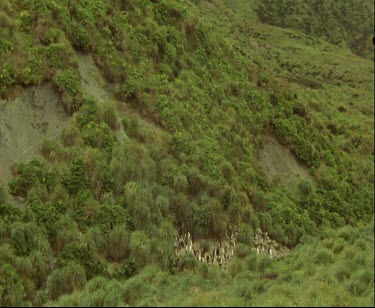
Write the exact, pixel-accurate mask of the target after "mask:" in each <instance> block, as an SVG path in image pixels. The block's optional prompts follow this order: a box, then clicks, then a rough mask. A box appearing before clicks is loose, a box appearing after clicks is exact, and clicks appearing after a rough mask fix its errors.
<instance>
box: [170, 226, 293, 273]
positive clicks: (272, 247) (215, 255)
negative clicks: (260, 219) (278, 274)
mask: <svg viewBox="0 0 375 308" xmlns="http://www.w3.org/2000/svg"><path fill="white" fill-rule="evenodd" d="M237 235H238V232H236V231H234V232H232V231H230V232H228V231H226V232H225V239H224V240H220V241H218V242H213V243H212V241H207V240H197V241H193V238H192V236H191V234H190V232H186V233H182V232H181V231H180V232H179V234H178V235H176V236H175V243H174V253H175V256H176V258H177V259H178V260H179V259H180V258H181V257H182V256H184V255H185V254H189V253H190V254H192V255H193V256H194V257H195V258H196V259H197V260H198V261H199V262H205V263H208V264H213V265H218V266H220V267H223V268H226V266H227V264H228V261H229V260H230V259H231V258H232V257H233V256H234V254H235V247H236V237H237ZM252 244H253V245H252V251H253V252H255V253H257V254H259V253H265V254H268V256H269V257H270V258H278V257H280V256H283V255H286V254H287V253H288V252H289V249H288V248H287V247H284V246H282V245H280V244H278V243H277V242H276V241H274V240H271V239H270V238H269V236H268V234H267V232H264V233H263V232H262V231H261V230H260V229H257V230H256V232H255V235H254V237H253V243H252Z"/></svg>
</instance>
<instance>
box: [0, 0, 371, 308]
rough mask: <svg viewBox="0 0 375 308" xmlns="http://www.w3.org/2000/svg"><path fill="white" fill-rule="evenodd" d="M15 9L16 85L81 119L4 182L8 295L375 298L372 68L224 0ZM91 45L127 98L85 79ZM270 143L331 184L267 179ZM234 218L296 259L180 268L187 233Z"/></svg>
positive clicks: (3, 85) (9, 10)
mask: <svg viewBox="0 0 375 308" xmlns="http://www.w3.org/2000/svg"><path fill="white" fill-rule="evenodd" d="M254 3H255V2H254ZM0 5H1V9H2V10H1V14H2V15H1V16H3V17H4V18H2V21H1V22H2V23H3V24H4V27H1V28H0V39H1V41H0V54H1V58H0V72H2V73H1V75H0V76H1V78H0V95H1V96H2V97H4V98H12V97H13V96H15V95H16V94H17V87H19V86H26V85H39V84H40V83H42V82H43V81H47V80H51V81H52V83H53V85H54V87H55V89H56V91H58V92H59V93H60V95H61V97H62V102H63V105H64V107H65V110H66V112H67V113H69V114H71V115H72V120H71V123H70V126H69V127H68V128H66V129H65V130H64V131H63V133H62V134H61V138H60V140H46V141H45V142H44V144H43V147H42V149H41V153H42V155H43V157H44V158H43V161H42V160H40V161H38V160H30V161H29V162H25V163H23V164H18V165H15V166H14V168H13V173H14V178H13V179H12V180H11V181H10V182H9V183H3V184H4V187H3V188H2V192H1V195H0V197H1V198H0V204H1V208H2V210H1V211H2V212H1V213H2V215H1V220H0V221H1V224H0V230H1V232H0V235H1V237H0V240H1V242H0V243H1V246H0V253H1V255H2V258H1V259H0V260H1V261H0V265H1V271H3V272H4V273H6V275H5V274H4V275H2V277H8V278H9V277H10V278H9V279H8V280H6V279H5V278H4V279H5V280H4V281H2V282H1V286H2V289H0V290H1V293H0V294H1V296H0V300H1V304H2V305H26V304H34V305H42V304H46V303H48V304H56V305H121V304H129V305H202V304H206V305H233V306H239V305H314V306H319V305H357V303H361V304H363V305H368V306H370V305H372V304H373V276H371V274H368V273H373V262H371V258H372V257H373V253H372V252H373V242H372V245H371V240H372V239H373V234H372V232H371V229H370V227H367V229H366V227H363V225H366V224H368V223H369V222H370V221H371V219H373V164H372V161H373V154H374V153H373V116H372V115H373V105H372V100H373V91H372V90H373V62H372V61H370V60H368V59H365V58H360V57H358V56H355V55H354V54H353V53H351V52H350V51H349V50H348V49H345V48H342V47H338V46H336V45H333V44H331V43H328V42H326V41H323V40H322V39H321V38H320V37H318V36H312V35H306V34H305V33H303V31H301V32H300V31H298V29H297V30H296V29H294V30H293V29H282V28H277V27H274V26H270V25H266V24H262V23H260V22H259V21H256V19H255V18H254V19H251V18H244V16H243V14H238V13H237V11H236V10H234V11H233V10H232V9H230V8H228V6H227V5H226V4H225V3H224V2H222V1H178V2H177V1H170V0H165V1H148V0H129V1H109V0H101V1H90V0H86V1H77V2H72V1H55V0H43V1H34V0H28V1H3V2H2V3H1V4H0ZM239 5H240V4H239ZM254 5H255V4H254ZM247 8H248V11H249V12H254V10H253V9H252V8H251V7H250V8H249V7H247ZM249 16H253V15H251V14H250V15H249ZM77 52H79V53H85V54H87V55H89V56H90V57H92V59H94V61H95V63H96V65H97V66H98V68H99V70H100V72H101V74H102V76H103V78H104V79H105V80H106V82H108V83H109V84H110V85H111V87H109V88H112V93H111V100H114V101H109V100H108V101H106V100H105V96H103V97H102V98H101V99H100V101H99V100H98V99H96V98H95V95H93V96H94V97H90V95H89V94H90V93H88V92H89V91H87V89H89V87H86V88H83V87H82V83H81V80H80V79H81V78H82V76H81V74H80V62H79V61H80V59H78V58H77ZM349 60H350V61H349ZM81 72H82V67H81ZM96 86H97V85H95V87H96ZM119 130H124V132H125V134H122V136H125V137H122V138H119V137H118V136H120V135H121V134H119V133H118V132H119ZM264 135H273V136H275V138H277V139H278V140H279V142H280V143H281V144H283V145H284V146H285V147H287V148H288V149H290V151H291V152H292V153H293V155H295V157H296V159H298V160H299V161H300V163H301V164H303V165H304V166H305V168H306V169H307V170H308V171H309V173H310V174H311V176H312V177H313V178H314V185H313V186H309V184H308V183H304V182H301V183H299V185H298V187H299V189H297V191H296V192H294V193H293V192H292V193H291V192H290V191H288V190H287V189H285V187H284V185H283V183H282V181H281V182H280V183H278V184H277V183H276V184H274V183H269V182H268V181H267V176H266V174H265V171H264V170H263V168H262V166H261V164H260V163H259V161H258V159H257V157H258V155H259V153H260V152H261V150H262V136H264ZM9 193H10V194H11V195H14V196H21V197H23V198H25V200H26V201H25V204H23V207H24V209H23V210H22V211H20V210H18V209H17V208H16V207H14V205H13V201H12V200H13V199H12V197H11V196H9V195H8V194H9ZM228 226H238V228H239V231H240V234H239V238H240V239H242V240H240V241H242V244H243V245H247V246H251V241H248V240H246V239H247V238H248V237H249V234H251V232H252V231H253V230H255V229H256V228H258V227H260V228H261V229H262V230H264V231H267V232H268V233H269V235H270V236H271V237H272V238H273V239H275V240H277V241H278V242H280V243H282V244H284V245H288V246H289V247H290V248H294V247H296V248H295V251H294V252H293V253H292V254H291V255H290V256H288V257H285V258H284V259H283V260H279V261H271V260H270V259H268V257H266V256H256V255H252V254H249V255H248V256H244V255H243V254H242V253H239V254H238V255H239V256H238V259H237V260H234V261H233V262H232V263H231V264H230V266H229V268H228V270H227V271H222V270H220V269H216V268H213V267H209V266H205V265H204V264H199V265H197V262H194V259H191V258H190V259H189V257H188V256H187V257H186V259H184V262H182V265H180V266H179V267H175V266H174V264H175V260H174V259H175V256H174V254H173V242H174V234H175V233H176V232H177V230H178V228H181V229H182V230H184V231H189V232H191V233H192V234H193V235H194V236H195V237H197V238H207V239H220V238H222V237H223V236H224V234H225V231H226V229H227V227H228ZM327 228H334V229H336V228H344V229H338V230H336V231H329V232H328V231H324V229H327ZM345 228H346V229H345ZM325 232H326V233H325ZM327 232H328V233H327ZM319 234H321V235H319ZM340 234H342V236H341V235H340ZM313 235H314V236H315V238H310V236H313ZM319 236H320V237H321V238H319ZM358 241H359V243H357V242H358ZM356 243H357V244H356ZM337 245H338V246H337ZM340 245H341V246H340ZM356 245H357V246H358V245H359V246H360V247H362V248H361V250H359V249H356V248H355V247H357V246H356ZM242 247H244V246H242ZM247 248H248V250H247V251H251V249H250V248H251V247H247ZM371 253H372V254H371ZM347 256H351V257H350V258H349V259H347V258H346V257H347ZM241 258H242V259H241ZM355 260H356V261H355ZM357 263H358V264H357ZM311 264H314V266H311ZM297 265H298V266H297ZM359 265H361V266H359ZM176 290H177V291H178V292H176ZM70 293H71V294H70ZM176 293H177V295H175V294H176ZM64 294H70V295H64ZM274 294H277V296H274ZM339 294H344V295H343V296H342V297H340V296H339Z"/></svg>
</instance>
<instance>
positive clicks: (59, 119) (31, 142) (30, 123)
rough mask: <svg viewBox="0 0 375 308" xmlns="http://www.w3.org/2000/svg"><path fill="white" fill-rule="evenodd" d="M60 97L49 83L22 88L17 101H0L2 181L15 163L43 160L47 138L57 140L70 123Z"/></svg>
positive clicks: (6, 178) (0, 173)
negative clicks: (41, 150)
mask: <svg viewBox="0 0 375 308" xmlns="http://www.w3.org/2000/svg"><path fill="white" fill-rule="evenodd" d="M69 119H70V117H69V116H68V115H67V114H66V113H65V112H64V109H63V106H62V104H61V101H60V96H59V95H58V93H57V92H56V91H55V90H54V88H53V86H52V84H51V83H50V82H46V83H44V84H42V85H41V86H39V87H34V86H31V87H28V88H24V89H22V88H21V92H20V93H19V95H18V97H17V98H16V99H14V100H8V101H4V100H0V179H1V180H2V182H3V183H5V182H8V181H9V179H10V177H11V170H10V166H11V165H12V163H14V162H26V161H28V160H30V159H32V158H37V157H38V156H39V157H40V154H39V153H40V147H41V145H42V142H43V140H44V139H47V138H56V137H57V136H59V135H60V133H61V131H62V129H63V128H64V127H66V126H67V124H68V123H69Z"/></svg>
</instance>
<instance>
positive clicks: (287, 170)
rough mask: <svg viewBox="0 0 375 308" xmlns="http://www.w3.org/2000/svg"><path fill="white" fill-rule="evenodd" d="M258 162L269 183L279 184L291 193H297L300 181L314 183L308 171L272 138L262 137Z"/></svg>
mask: <svg viewBox="0 0 375 308" xmlns="http://www.w3.org/2000/svg"><path fill="white" fill-rule="evenodd" d="M259 161H260V163H261V165H262V166H263V168H264V171H265V173H266V176H267V179H268V181H269V182H270V183H274V182H275V181H276V182H279V183H281V184H282V185H284V186H285V187H286V188H288V189H289V190H290V191H291V192H296V191H297V189H298V184H299V183H300V182H301V181H302V180H305V181H308V182H310V183H313V182H314V179H313V177H312V176H311V175H310V174H309V171H308V169H307V168H306V167H305V166H304V165H303V164H302V163H300V162H298V161H297V159H296V158H295V156H294V155H293V153H292V152H291V151H290V150H289V149H288V148H286V147H284V146H283V145H282V144H280V143H279V142H278V141H277V139H275V138H274V137H271V136H264V137H263V148H262V150H261V151H260V157H259Z"/></svg>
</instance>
